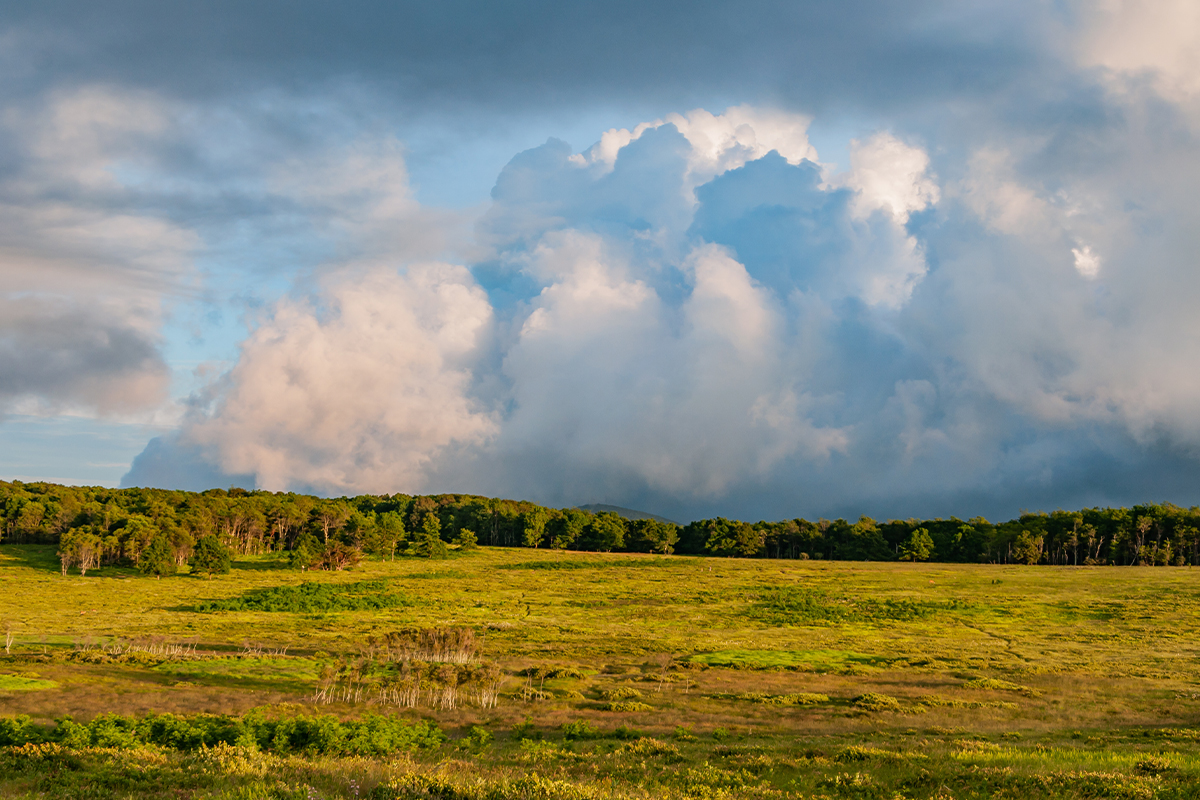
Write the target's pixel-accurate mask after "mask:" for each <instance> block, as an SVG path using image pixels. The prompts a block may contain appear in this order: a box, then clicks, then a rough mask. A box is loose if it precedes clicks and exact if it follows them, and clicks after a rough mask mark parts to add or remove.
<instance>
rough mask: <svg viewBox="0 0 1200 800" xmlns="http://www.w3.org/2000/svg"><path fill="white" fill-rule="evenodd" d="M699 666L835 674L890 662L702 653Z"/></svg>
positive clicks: (807, 653) (806, 653)
mask: <svg viewBox="0 0 1200 800" xmlns="http://www.w3.org/2000/svg"><path fill="white" fill-rule="evenodd" d="M690 660H691V661H692V663H695V664H705V665H707V666H710V667H732V668H734V669H788V670H795V669H800V670H810V671H812V672H835V671H837V670H839V669H844V668H846V667H847V666H853V667H858V666H880V665H883V664H886V663H887V659H886V658H882V657H879V656H869V655H864V654H863V653H851V652H848V651H844V650H721V651H720V652H716V653H699V654H697V655H694V656H692V657H691V659H690Z"/></svg>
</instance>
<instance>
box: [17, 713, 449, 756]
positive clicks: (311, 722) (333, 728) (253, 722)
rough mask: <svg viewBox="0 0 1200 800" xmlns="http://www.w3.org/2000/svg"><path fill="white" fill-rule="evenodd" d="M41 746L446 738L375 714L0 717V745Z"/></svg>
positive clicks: (370, 745) (285, 746) (385, 744)
mask: <svg viewBox="0 0 1200 800" xmlns="http://www.w3.org/2000/svg"><path fill="white" fill-rule="evenodd" d="M47 741H48V742H54V743H57V744H59V745H61V746H63V747H66V748H70V749H78V748H84V747H117V748H131V747H138V746H141V745H147V744H150V745H157V746H159V747H165V748H169V749H172V750H183V751H191V750H199V749H201V748H206V747H213V746H215V745H224V746H229V747H236V748H241V749H250V750H253V749H262V750H266V751H270V752H275V753H280V754H289V753H302V754H305V755H367V756H383V755H390V754H392V753H397V752H401V751H410V750H417V749H424V748H430V747H437V746H438V745H440V744H442V743H443V742H445V741H446V734H445V733H443V732H442V730H441V729H440V728H438V727H437V726H436V725H433V724H432V723H429V722H409V721H407V720H404V719H400V718H398V717H392V716H387V717H385V716H380V715H377V714H369V715H367V716H366V717H364V718H363V719H361V720H357V721H350V722H339V721H338V720H337V719H336V718H334V717H331V716H324V717H294V718H292V719H285V720H265V719H263V718H262V717H260V716H258V715H255V714H248V715H246V716H244V717H230V716H224V715H215V714H195V715H191V716H176V715H174V714H162V715H151V716H148V717H144V718H142V719H138V718H136V717H126V716H121V715H119V714H104V715H102V716H99V717H96V718H95V719H93V720H92V721H91V722H89V723H87V724H86V725H82V724H79V723H77V722H74V721H73V720H72V719H71V718H70V717H63V718H62V719H60V720H58V724H57V726H56V727H55V728H54V729H53V730H46V729H43V728H39V727H38V726H36V725H33V724H32V723H31V722H30V720H29V718H28V717H16V718H15V719H14V718H12V717H8V718H0V745H7V746H21V745H26V744H38V743H41V742H47Z"/></svg>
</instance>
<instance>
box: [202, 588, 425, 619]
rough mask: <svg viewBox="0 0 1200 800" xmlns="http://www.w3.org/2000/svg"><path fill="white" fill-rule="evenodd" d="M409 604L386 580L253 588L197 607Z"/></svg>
mask: <svg viewBox="0 0 1200 800" xmlns="http://www.w3.org/2000/svg"><path fill="white" fill-rule="evenodd" d="M406 605H410V603H409V601H408V600H407V599H406V598H405V597H404V596H403V595H399V594H394V593H391V592H389V591H388V584H387V581H383V580H372V581H359V582H358V583H302V584H300V585H299V586H275V587H272V588H270V589H253V590H251V591H249V592H246V593H245V594H243V595H242V596H241V597H233V598H230V599H228V600H210V601H208V602H207V603H200V604H199V605H197V606H196V610H197V611H200V612H203V613H212V612H214V611H292V612H298V613H304V614H311V613H314V612H320V611H375V610H378V609H383V608H395V607H397V606H406Z"/></svg>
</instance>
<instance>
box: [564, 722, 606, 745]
mask: <svg viewBox="0 0 1200 800" xmlns="http://www.w3.org/2000/svg"><path fill="white" fill-rule="evenodd" d="M562 732H563V738H564V739H566V740H567V741H575V740H580V739H599V738H600V737H601V736H602V735H603V734H601V733H600V729H599V728H597V727H596V726H595V725H593V724H592V723H590V722H588V721H587V720H584V719H580V720H576V721H575V722H564V723H563V726H562Z"/></svg>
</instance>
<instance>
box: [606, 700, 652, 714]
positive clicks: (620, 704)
mask: <svg viewBox="0 0 1200 800" xmlns="http://www.w3.org/2000/svg"><path fill="white" fill-rule="evenodd" d="M602 708H603V710H605V711H619V712H625V713H634V712H638V711H653V710H654V706H652V705H648V704H646V703H639V702H638V701H636V700H614V701H613V702H611V703H605V704H604V706H603V707H602Z"/></svg>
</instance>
